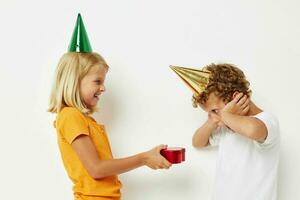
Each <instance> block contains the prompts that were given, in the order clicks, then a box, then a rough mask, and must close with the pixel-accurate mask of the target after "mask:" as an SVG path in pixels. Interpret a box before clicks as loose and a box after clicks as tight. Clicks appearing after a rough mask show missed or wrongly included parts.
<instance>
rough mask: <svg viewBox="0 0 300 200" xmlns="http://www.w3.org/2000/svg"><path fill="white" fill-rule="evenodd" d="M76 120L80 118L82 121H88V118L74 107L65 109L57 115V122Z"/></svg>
mask: <svg viewBox="0 0 300 200" xmlns="http://www.w3.org/2000/svg"><path fill="white" fill-rule="evenodd" d="M74 118H77V119H78V118H79V119H82V120H86V119H87V117H86V116H85V115H84V114H83V113H82V112H80V110H78V109H77V108H74V107H64V108H63V109H62V110H61V111H60V112H59V113H58V114H57V120H58V121H61V120H65V119H68V120H71V119H74Z"/></svg>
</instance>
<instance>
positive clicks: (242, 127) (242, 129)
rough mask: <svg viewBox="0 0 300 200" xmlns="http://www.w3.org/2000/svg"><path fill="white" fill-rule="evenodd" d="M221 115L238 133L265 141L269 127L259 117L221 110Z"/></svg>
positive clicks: (227, 124)
mask: <svg viewBox="0 0 300 200" xmlns="http://www.w3.org/2000/svg"><path fill="white" fill-rule="evenodd" d="M219 116H220V117H221V120H222V121H223V123H224V124H225V125H226V126H228V127H229V128H230V129H232V130H233V131H234V132H236V133H239V134H241V135H244V136H246V137H248V138H250V139H253V140H256V141H258V142H264V141H265V139H266V137H267V134H268V131H267V127H266V126H265V124H264V123H263V122H262V121H260V120H259V119H256V118H254V117H250V116H241V115H237V114H233V113H230V112H226V111H220V113H219Z"/></svg>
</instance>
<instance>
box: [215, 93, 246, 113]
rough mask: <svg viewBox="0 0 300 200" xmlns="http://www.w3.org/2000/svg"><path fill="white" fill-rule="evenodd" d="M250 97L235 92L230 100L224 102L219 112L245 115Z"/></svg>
mask: <svg viewBox="0 0 300 200" xmlns="http://www.w3.org/2000/svg"><path fill="white" fill-rule="evenodd" d="M249 103H250V99H249V98H248V97H247V95H244V94H243V93H237V95H235V97H234V98H233V100H232V101H230V102H229V103H227V104H226V106H225V107H224V108H223V109H222V110H221V112H229V113H232V114H236V115H246V114H247V113H248V111H249V108H250V104H249Z"/></svg>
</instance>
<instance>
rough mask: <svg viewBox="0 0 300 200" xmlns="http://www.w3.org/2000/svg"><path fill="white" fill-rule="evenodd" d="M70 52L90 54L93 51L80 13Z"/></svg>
mask: <svg viewBox="0 0 300 200" xmlns="http://www.w3.org/2000/svg"><path fill="white" fill-rule="evenodd" d="M68 51H69V52H82V53H90V52H92V51H93V50H92V47H91V45H90V41H89V38H88V35H87V33H86V30H85V27H84V24H83V21H82V18H81V15H80V13H78V16H77V21H76V24H75V28H74V31H73V35H72V39H71V42H70V45H69V49H68Z"/></svg>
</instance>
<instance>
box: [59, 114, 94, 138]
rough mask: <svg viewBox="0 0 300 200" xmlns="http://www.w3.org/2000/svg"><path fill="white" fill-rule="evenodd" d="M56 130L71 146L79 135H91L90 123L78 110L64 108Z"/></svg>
mask: <svg viewBox="0 0 300 200" xmlns="http://www.w3.org/2000/svg"><path fill="white" fill-rule="evenodd" d="M56 125H57V126H56V128H57V130H58V132H59V133H60V134H61V136H62V137H63V138H65V140H66V141H67V142H68V143H69V144H71V143H72V142H73V141H74V140H75V139H76V138H77V137H78V136H79V135H89V126H88V121H87V119H86V118H85V116H84V115H83V114H82V113H81V112H80V111H79V110H77V109H76V108H64V109H63V110H62V111H61V112H60V113H59V115H58V117H57V121H56Z"/></svg>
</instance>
